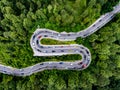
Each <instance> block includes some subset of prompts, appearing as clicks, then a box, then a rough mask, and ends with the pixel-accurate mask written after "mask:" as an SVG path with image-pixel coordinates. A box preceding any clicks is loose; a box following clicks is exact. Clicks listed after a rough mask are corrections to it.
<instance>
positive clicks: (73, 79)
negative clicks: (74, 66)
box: [0, 0, 120, 90]
mask: <svg viewBox="0 0 120 90" xmlns="http://www.w3.org/2000/svg"><path fill="white" fill-rule="evenodd" d="M119 1H120V0H0V64H3V65H8V66H12V67H15V68H23V67H27V66H31V65H34V64H37V63H39V62H45V61H69V60H72V61H74V60H79V59H81V56H80V55H63V56H50V57H35V56H33V51H32V49H31V47H30V38H31V35H32V34H33V32H34V31H35V30H36V28H37V27H38V25H39V26H40V28H48V29H52V30H55V31H58V32H62V31H66V32H78V31H80V30H83V29H85V28H87V27H88V26H90V25H91V24H92V23H93V22H94V21H96V20H97V19H98V18H99V17H100V16H101V15H103V14H104V13H106V12H109V11H111V10H113V6H115V5H116V4H118V3H119ZM42 43H43V44H50V45H52V44H55V43H56V45H58V44H74V43H76V44H82V45H84V46H86V47H87V48H89V49H90V51H91V54H92V61H91V64H90V66H89V67H88V68H87V69H85V70H83V71H74V70H45V71H43V72H38V73H35V74H32V75H31V76H26V77H16V76H11V75H5V74H2V73H0V90H120V14H117V15H116V16H115V18H114V19H113V20H112V21H110V22H109V23H108V24H106V25H105V26H104V27H102V28H101V29H100V30H98V31H97V32H95V33H94V34H92V35H90V36H89V37H87V38H84V39H82V38H77V39H76V40H75V41H70V42H59V41H55V40H52V41H51V40H50V43H48V40H43V41H42Z"/></svg>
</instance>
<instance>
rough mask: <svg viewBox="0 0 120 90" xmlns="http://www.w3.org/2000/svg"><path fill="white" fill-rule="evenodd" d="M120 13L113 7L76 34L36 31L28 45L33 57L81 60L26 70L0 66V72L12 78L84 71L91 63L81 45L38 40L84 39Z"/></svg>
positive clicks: (50, 62)
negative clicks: (55, 71)
mask: <svg viewBox="0 0 120 90" xmlns="http://www.w3.org/2000/svg"><path fill="white" fill-rule="evenodd" d="M119 12H120V4H118V5H116V6H115V7H114V10H113V11H111V12H109V13H106V14H104V15H102V16H101V17H100V18H99V19H97V20H96V21H95V22H94V23H93V24H92V25H90V26H89V27H88V28H86V29H85V30H82V31H80V32H77V33H73V32H70V33H67V32H61V33H59V32H56V31H53V30H49V29H45V28H41V29H39V28H38V29H37V30H36V31H35V32H34V34H33V35H32V37H31V39H30V45H31V48H32V49H33V52H34V56H58V55H59V56H61V55H67V54H80V55H81V56H82V59H81V60H77V61H75V62H63V61H59V62H55V61H49V62H42V63H38V64H35V65H33V66H29V67H26V68H21V69H17V68H13V67H10V66H5V65H2V64H0V72H1V73H4V74H9V75H14V76H29V75H31V74H33V73H36V72H40V71H43V70H51V69H58V70H83V69H86V68H87V67H88V66H89V65H90V62H91V53H90V51H89V49H88V48H86V47H84V46H83V45H78V44H72V45H43V44H41V43H40V40H41V39H43V38H51V39H55V40H59V41H71V40H75V39H76V38H78V37H81V38H85V37H87V36H89V35H91V34H93V33H94V32H96V31H97V30H99V29H100V28H101V27H103V26H104V25H105V24H106V23H108V22H109V21H110V20H112V19H113V18H114V16H115V15H116V14H117V13H119Z"/></svg>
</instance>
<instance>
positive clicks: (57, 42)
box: [40, 38, 76, 45]
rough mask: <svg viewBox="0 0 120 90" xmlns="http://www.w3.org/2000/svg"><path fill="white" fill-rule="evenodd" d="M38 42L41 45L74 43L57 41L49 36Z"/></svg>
mask: <svg viewBox="0 0 120 90" xmlns="http://www.w3.org/2000/svg"><path fill="white" fill-rule="evenodd" d="M40 42H41V44H43V45H70V44H76V42H75V41H58V40H54V39H49V38H43V39H42V40H41V41H40ZM48 42H49V43H48Z"/></svg>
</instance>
